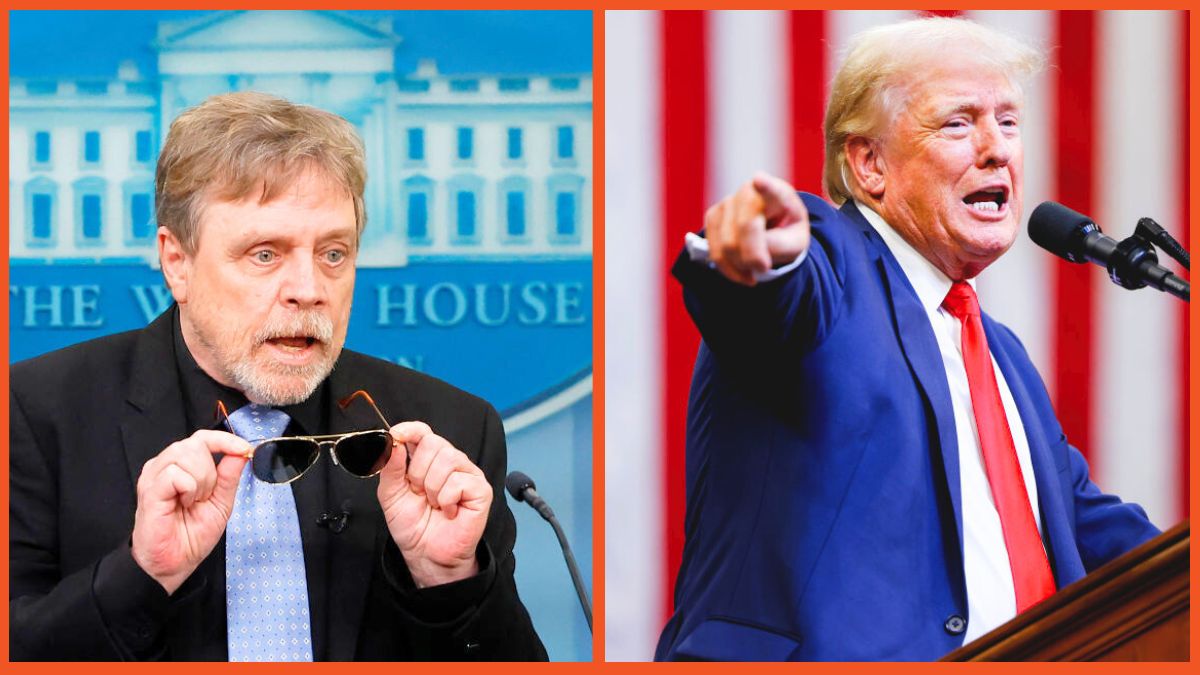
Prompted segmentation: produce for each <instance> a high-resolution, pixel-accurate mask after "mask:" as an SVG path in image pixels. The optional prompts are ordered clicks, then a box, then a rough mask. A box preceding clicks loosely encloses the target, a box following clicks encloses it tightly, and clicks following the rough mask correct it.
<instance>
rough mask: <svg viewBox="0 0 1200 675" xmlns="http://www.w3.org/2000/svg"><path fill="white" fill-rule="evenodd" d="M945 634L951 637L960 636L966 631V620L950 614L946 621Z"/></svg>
mask: <svg viewBox="0 0 1200 675" xmlns="http://www.w3.org/2000/svg"><path fill="white" fill-rule="evenodd" d="M945 626H946V632H947V633H949V634H951V635H962V634H963V632H964V631H966V630H967V620H966V619H964V618H962V617H961V616H959V615H958V614H951V615H950V617H949V618H947V619H946V624H945Z"/></svg>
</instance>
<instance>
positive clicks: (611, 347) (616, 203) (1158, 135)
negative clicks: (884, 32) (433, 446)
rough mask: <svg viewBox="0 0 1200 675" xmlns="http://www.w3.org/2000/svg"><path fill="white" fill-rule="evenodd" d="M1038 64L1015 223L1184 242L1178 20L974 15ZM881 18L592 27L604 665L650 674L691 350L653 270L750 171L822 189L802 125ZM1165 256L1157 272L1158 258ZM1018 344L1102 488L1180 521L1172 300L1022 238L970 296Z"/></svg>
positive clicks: (1179, 327)
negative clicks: (630, 666)
mask: <svg viewBox="0 0 1200 675" xmlns="http://www.w3.org/2000/svg"><path fill="white" fill-rule="evenodd" d="M965 14H966V15H967V16H968V17H970V18H972V19H975V20H977V21H980V22H982V23H985V24H988V25H991V26H995V27H997V28H1000V29H1002V30H1005V31H1009V32H1012V33H1015V34H1019V35H1022V36H1025V37H1026V38H1028V39H1030V40H1032V41H1033V42H1035V43H1037V44H1040V45H1042V46H1044V47H1046V48H1047V49H1048V53H1049V57H1050V67H1049V68H1048V69H1047V71H1046V72H1045V74H1043V75H1042V76H1041V77H1039V78H1038V79H1037V80H1036V81H1034V82H1033V84H1032V87H1031V89H1030V90H1029V91H1028V92H1027V114H1026V122H1025V124H1024V128H1023V131H1022V133H1023V136H1024V139H1025V169H1026V178H1025V181H1026V183H1025V188H1026V192H1025V194H1026V197H1025V199H1026V202H1025V214H1026V218H1027V217H1028V213H1029V212H1030V211H1031V210H1032V209H1033V207H1034V206H1036V205H1037V204H1038V203H1040V202H1042V201H1045V200H1055V201H1059V202H1062V203H1065V204H1067V205H1068V206H1071V207H1072V208H1074V209H1075V210H1077V211H1080V212H1083V213H1086V214H1089V215H1091V216H1092V217H1093V218H1095V220H1096V222H1097V223H1099V224H1100V225H1101V227H1102V228H1104V230H1105V232H1106V233H1108V234H1109V235H1110V236H1113V237H1115V238H1117V239H1121V238H1124V237H1126V236H1128V235H1130V234H1132V231H1133V228H1134V226H1135V224H1136V223H1137V220H1138V218H1140V217H1142V216H1150V217H1153V218H1154V219H1156V220H1157V221H1158V222H1159V223H1161V224H1162V225H1164V226H1165V227H1166V228H1167V229H1168V230H1170V231H1171V232H1172V233H1173V234H1174V235H1175V236H1176V238H1178V239H1179V240H1180V241H1184V242H1186V241H1187V238H1188V230H1187V219H1186V207H1187V197H1186V193H1185V185H1186V179H1187V154H1186V153H1187V138H1188V132H1187V98H1186V96H1187V13H1186V12H1149V11H1147V12H1083V11H1069V12H1068V11H1065V12H1057V11H1012V12H1008V11H986V12H983V11H980V12H976V11H972V12H966V13H965ZM912 15H913V14H912V13H910V12H901V11H829V12H823V11H798V12H775V11H753V12H749V11H748V12H732V11H731V12H608V13H607V14H606V18H605V45H606V47H605V82H606V85H605V97H606V104H605V120H604V123H605V167H606V169H605V190H606V194H605V221H606V225H605V240H606V247H607V248H606V250H607V257H606V260H607V261H608V266H607V269H606V291H607V295H606V298H605V303H606V317H607V321H606V323H607V325H606V327H605V349H606V355H605V362H606V374H605V377H606V386H607V397H606V401H607V404H606V419H605V424H606V434H605V437H606V444H607V452H606V462H605V472H606V491H607V495H606V507H605V510H606V517H605V520H606V523H607V530H608V532H607V538H606V551H605V566H606V577H605V589H606V611H607V616H606V653H605V656H606V658H608V659H614V660H625V659H633V660H637V659H648V658H650V657H652V655H653V648H654V643H655V641H656V639H657V636H658V633H659V631H660V630H661V628H662V625H663V623H664V622H665V620H666V617H667V616H668V612H669V609H670V594H671V591H672V583H673V580H674V574H675V570H676V568H677V566H678V563H679V556H680V554H681V551H682V542H683V532H682V530H683V504H684V496H683V490H684V488H683V432H684V415H685V410H686V404H687V389H688V384H689V379H690V374H691V369H692V364H693V361H694V358H695V353H696V345H697V344H698V339H699V338H698V336H697V335H696V333H695V329H694V328H693V327H692V326H691V324H690V322H689V320H688V318H687V316H686V312H685V311H684V309H683V307H682V302H681V300H680V291H679V286H678V284H677V283H675V282H674V281H673V280H672V279H671V278H670V277H669V275H668V269H669V266H670V262H671V261H672V260H673V258H674V257H675V255H677V253H678V251H679V250H680V247H681V246H682V243H683V233H684V232H687V231H693V230H696V229H698V228H699V226H700V223H701V219H702V216H703V212H704V208H705V207H706V205H707V204H709V203H711V202H712V201H714V200H715V199H717V198H719V197H721V196H723V195H725V194H727V193H729V192H731V191H732V190H734V189H735V188H736V187H737V186H738V185H739V184H740V183H741V182H743V181H745V180H746V178H747V177H748V176H749V175H750V173H751V172H753V171H754V170H756V169H765V170H768V171H770V172H773V173H775V174H777V175H781V176H784V177H787V178H788V179H789V180H791V181H792V182H793V183H794V184H795V185H796V186H797V187H798V188H800V189H803V190H807V191H810V192H819V191H820V170H821V158H822V141H821V119H822V116H823V103H824V96H825V91H827V88H828V83H829V82H830V80H831V79H832V73H833V72H834V69H835V68H836V66H837V64H838V55H839V53H840V50H842V49H843V48H844V47H845V45H846V42H847V39H848V38H849V37H850V36H851V35H853V34H855V33H856V32H858V31H860V30H862V29H864V28H867V27H870V26H873V25H877V24H880V23H886V22H892V21H896V20H900V19H904V18H906V17H909V16H912ZM1163 257H1164V258H1165V256H1163ZM979 289H980V295H981V302H982V304H983V307H984V309H985V310H986V311H988V312H990V313H991V314H992V315H993V316H995V317H997V318H998V319H1000V320H1001V321H1003V322H1005V323H1007V324H1008V325H1009V326H1011V327H1012V328H1013V329H1014V330H1015V331H1016V333H1017V335H1018V336H1020V338H1021V339H1022V340H1023V341H1024V343H1025V346H1026V347H1027V349H1028V350H1029V353H1030V354H1031V355H1032V357H1033V360H1034V362H1035V363H1036V364H1037V366H1038V368H1039V370H1040V371H1041V374H1042V377H1043V379H1044V380H1045V381H1046V384H1047V386H1048V387H1049V390H1050V393H1051V396H1052V398H1053V400H1054V402H1055V407H1056V409H1057V411H1058V414H1059V417H1060V419H1061V420H1062V422H1063V424H1064V427H1065V429H1066V431H1067V435H1068V437H1069V438H1070V439H1071V441H1072V443H1073V444H1074V445H1075V446H1076V447H1079V448H1080V450H1081V451H1082V452H1083V453H1084V454H1085V455H1086V456H1087V458H1088V460H1089V462H1090V464H1091V469H1092V476H1093V478H1094V479H1095V480H1096V482H1097V483H1098V484H1099V485H1100V486H1101V488H1103V489H1104V490H1106V491H1109V492H1113V493H1116V494H1118V495H1121V496H1122V497H1123V498H1125V499H1126V500H1130V501H1135V502H1138V503H1140V504H1142V505H1143V506H1144V507H1145V508H1146V511H1147V512H1148V513H1149V515H1150V518H1151V519H1152V520H1153V521H1154V522H1155V524H1157V525H1158V526H1160V527H1162V528H1164V529H1165V528H1166V527H1169V526H1171V525H1173V524H1174V523H1176V522H1177V521H1179V520H1181V519H1182V518H1184V517H1185V516H1186V515H1187V495H1188V485H1187V467H1188V458H1187V439H1188V421H1187V416H1186V398H1187V396H1186V391H1187V369H1188V366H1187V363H1188V361H1187V349H1186V345H1187V325H1186V319H1187V312H1186V304H1184V303H1182V302H1180V301H1178V300H1176V299H1174V298H1171V297H1169V296H1167V295H1165V294H1161V293H1159V292H1157V291H1154V290H1151V289H1145V290H1141V291H1137V292H1130V291H1126V290H1123V289H1121V288H1118V287H1117V286H1114V285H1113V284H1111V283H1110V282H1109V281H1108V279H1107V277H1106V276H1105V273H1104V271H1103V270H1101V269H1100V268H1097V267H1095V266H1092V265H1089V266H1087V267H1083V266H1072V265H1070V264H1069V263H1066V262H1059V261H1058V260H1057V259H1056V258H1053V257H1052V256H1051V255H1050V254H1049V253H1046V252H1044V251H1042V250H1041V249H1039V248H1037V247H1036V246H1035V245H1034V244H1033V243H1031V242H1030V241H1029V240H1028V238H1027V237H1026V236H1025V235H1024V233H1022V235H1021V237H1020V239H1019V240H1018V241H1017V244H1016V245H1015V246H1014V247H1013V249H1012V250H1011V251H1010V252H1009V253H1008V254H1007V255H1006V256H1005V257H1004V258H1003V259H1001V261H1000V262H998V263H996V264H995V265H994V266H993V267H992V268H990V269H989V270H987V271H986V272H985V273H984V274H983V275H982V276H981V277H980V280H979Z"/></svg>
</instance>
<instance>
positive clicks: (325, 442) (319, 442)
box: [216, 389, 395, 485]
mask: <svg viewBox="0 0 1200 675" xmlns="http://www.w3.org/2000/svg"><path fill="white" fill-rule="evenodd" d="M358 398H362V399H364V400H365V401H366V402H367V403H369V404H370V405H371V409H372V410H374V411H375V414H376V415H378V416H379V421H381V422H383V428H382V429H368V430H365V431H350V432H347V433H344V434H325V435H322V436H276V437H274V438H264V439H261V440H259V441H256V442H255V443H254V444H253V445H252V446H251V448H250V453H249V454H247V455H246V460H247V461H248V462H253V461H254V453H255V451H257V450H258V449H259V448H260V447H262V446H264V445H266V444H267V443H275V442H278V441H310V442H312V444H313V445H315V446H316V447H317V452H316V453H315V454H314V455H313V460H312V462H310V463H309V465H308V466H306V467H304V469H303V470H302V471H300V473H298V474H296V475H295V476H293V477H292V478H289V479H288V480H285V481H279V482H275V481H267V480H263V479H262V478H261V477H259V475H258V474H257V473H254V470H253V469H251V470H250V473H251V474H253V475H254V477H255V478H256V479H258V480H260V481H262V482H264V483H268V484H270V485H287V484H288V483H291V482H293V481H296V480H299V479H300V478H301V477H302V476H303V475H304V474H306V473H308V470H309V469H311V468H313V467H314V466H316V464H317V460H318V459H320V457H321V451H322V450H324V449H325V448H326V447H328V448H329V456H330V457H332V458H333V463H334V464H336V465H337V466H338V467H340V468H341V469H342V471H345V472H346V473H348V474H350V475H351V476H354V477H355V478H362V479H367V478H373V477H375V476H378V475H379V472H380V471H383V467H382V466H381V467H380V468H379V469H378V470H376V471H374V472H372V473H371V474H370V475H367V476H360V475H358V474H356V473H354V472H353V471H350V470H349V469H347V468H346V467H345V466H342V462H341V460H339V459H338V456H337V446H338V444H339V443H341V442H342V441H343V440H345V439H347V438H353V437H355V436H363V435H366V434H378V433H384V434H387V435H388V438H389V439H390V440H392V443H391V444H390V445H388V448H387V450H385V451H384V452H385V453H387V454H388V458H390V457H391V454H390V453H391V451H392V448H393V447H395V440H394V439H391V434H390V433H389V429H390V428H391V425H390V424H388V421H387V418H386V417H384V415H383V413H382V412H380V410H379V406H378V405H376V404H375V400H374V399H372V398H371V395H370V394H368V393H367V392H366V391H364V390H362V389H359V390H358V391H356V392H354V393H353V394H350V395H349V396H347V397H345V398H343V399H341V400H339V401H338V407H339V408H341V409H342V410H345V409H346V408H347V407H348V406H349V405H350V404H351V403H353V402H354V400H355V399H358ZM216 416H217V419H218V421H221V420H223V421H224V422H225V426H227V427H229V431H230V432H231V433H234V435H236V432H234V431H233V423H232V422H230V421H229V409H228V408H226V407H225V402H224V401H221V400H220V399H218V400H217V412H216ZM386 463H387V460H386V459H385V460H384V464H386Z"/></svg>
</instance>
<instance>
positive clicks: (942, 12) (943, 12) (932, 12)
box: [920, 9, 963, 16]
mask: <svg viewBox="0 0 1200 675" xmlns="http://www.w3.org/2000/svg"><path fill="white" fill-rule="evenodd" d="M920 12H921V14H923V15H925V16H962V14H963V11H962V10H961V9H922V10H920Z"/></svg>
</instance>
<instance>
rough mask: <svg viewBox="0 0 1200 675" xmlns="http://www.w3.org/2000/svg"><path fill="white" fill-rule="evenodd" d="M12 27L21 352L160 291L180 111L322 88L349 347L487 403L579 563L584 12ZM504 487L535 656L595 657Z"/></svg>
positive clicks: (549, 556) (584, 410) (558, 578)
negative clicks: (347, 285)
mask: <svg viewBox="0 0 1200 675" xmlns="http://www.w3.org/2000/svg"><path fill="white" fill-rule="evenodd" d="M10 29H11V49H10V67H11V79H10V88H9V109H10V121H9V139H10V143H9V176H10V183H9V255H10V259H11V267H10V276H11V281H10V286H9V302H10V313H9V325H10V337H11V356H12V359H13V360H14V361H15V360H20V359H24V358H28V357H31V356H34V355H37V354H40V353H43V352H46V351H49V350H51V349H55V348H58V347H61V346H65V345H68V344H71V343H74V342H79V341H81V340H85V339H88V338H92V337H96V336H99V335H104V334H108V333H113V332H117V331H122V330H130V329H135V328H140V327H142V326H145V325H146V324H147V323H148V322H149V321H150V320H152V319H153V318H154V317H155V316H157V315H158V314H159V313H160V312H162V311H163V310H164V309H165V308H166V307H167V306H168V305H169V303H170V295H169V293H168V292H167V289H166V287H165V286H164V284H163V282H162V275H161V274H160V273H159V271H158V270H157V269H156V267H155V266H156V264H157V260H156V255H155V245H154V233H155V229H156V226H155V224H154V222H153V213H154V205H153V192H154V190H153V180H154V165H155V161H156V159H157V155H158V149H159V148H160V147H161V145H162V142H163V139H164V138H165V135H166V131H167V129H168V127H169V125H170V123H171V120H172V119H174V118H175V116H176V115H178V114H179V113H180V112H181V111H182V110H184V109H185V108H187V107H190V106H193V105H196V104H198V103H200V102H201V101H203V100H204V99H205V98H207V97H208V96H210V95H212V94H217V93H223V92H228V91H238V90H246V89H252V90H258V91H265V92H268V93H273V94H277V95H281V96H284V97H286V98H289V99H291V100H293V101H296V102H299V103H307V104H312V105H316V106H318V107H321V108H325V109H327V110H330V111H332V112H335V113H338V114H340V115H342V116H343V117H345V118H346V119H348V120H350V121H351V122H352V123H354V125H355V126H356V127H357V128H358V131H359V133H360V135H361V136H362V138H363V140H364V143H365V145H366V149H367V162H368V174H369V177H368V182H367V188H366V195H365V198H366V203H367V213H368V221H369V222H368V225H367V228H366V230H365V231H364V233H363V240H362V252H361V255H360V256H359V261H358V263H359V264H358V267H359V269H358V277H357V283H356V285H355V297H354V311H353V314H352V316H351V320H350V327H349V335H348V337H347V347H348V348H351V349H356V350H358V351H362V352H366V353H369V354H372V355H374V356H378V357H381V358H384V359H388V360H391V361H394V362H398V363H401V364H403V365H406V366H409V367H412V368H416V369H417V370H421V371H424V372H427V373H429V374H431V375H434V376H437V377H440V378H442V379H445V380H447V381H449V382H451V383H453V384H455V385H457V386H459V387H461V388H463V389H466V390H467V391H470V392H472V393H474V394H477V395H479V396H482V397H483V398H485V399H487V400H489V401H490V402H491V403H492V404H493V405H494V406H496V408H497V409H498V410H499V411H500V414H501V416H502V417H503V418H504V424H505V428H506V430H507V432H508V442H509V457H508V459H509V467H510V468H511V469H519V470H522V471H525V472H526V473H528V474H530V475H531V476H533V477H534V478H535V479H536V480H538V481H539V487H540V488H541V493H542V495H543V496H545V497H546V498H547V499H548V500H550V501H551V503H552V504H553V505H554V507H555V508H556V510H557V512H558V514H559V516H560V519H561V520H562V521H563V526H564V529H565V530H566V531H567V533H568V535H569V536H570V537H571V539H572V541H573V543H574V545H575V551H576V556H577V558H578V559H579V561H580V563H581V564H582V566H583V570H584V577H585V579H590V576H591V575H590V572H591V558H592V556H591V536H592V526H591V522H592V517H591V516H592V509H591V501H592V489H591V484H592V470H591V466H592V447H591V445H592V444H591V436H592V403H591V400H592V399H591V381H592V377H591V361H592V340H591V335H592V328H591V326H592V312H591V297H592V289H591V257H592V256H591V251H592V223H591V208H590V205H591V201H592V200H591V190H592V188H591V182H592V181H591V173H592V148H591V139H592V75H591V68H592V42H591V35H592V21H591V14H590V13H588V12H325V11H297V12H283V11H251V12H197V11H190V12H14V13H12V14H11V15H10ZM496 498H497V499H506V498H507V497H506V496H505V495H496ZM510 506H511V507H512V509H513V511H514V513H515V515H516V517H517V522H518V527H519V529H520V536H519V538H518V542H517V549H516V556H517V559H518V560H519V564H518V566H517V585H518V588H519V590H520V593H521V596H522V598H523V599H524V601H525V603H526V605H527V606H528V608H529V610H530V614H531V615H532V617H533V623H534V626H535V628H536V629H537V630H538V633H539V634H540V635H541V636H542V639H543V641H544V642H545V643H546V646H547V649H548V651H549V653H550V656H551V658H553V659H557V660H587V659H590V658H591V638H590V636H589V634H588V632H587V626H586V624H585V623H584V620H583V616H582V614H581V613H580V611H579V608H578V606H577V603H576V600H575V597H574V592H573V590H572V584H571V581H570V577H569V576H568V574H567V571H566V569H565V567H564V566H563V564H562V556H561V554H560V553H559V550H558V544H557V541H556V539H555V537H554V534H553V531H552V530H551V529H550V528H549V527H548V526H547V524H546V523H544V522H542V521H541V520H540V519H539V518H538V516H537V514H536V513H534V512H533V511H532V510H531V509H529V508H528V507H526V506H525V505H524V504H515V503H510Z"/></svg>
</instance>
